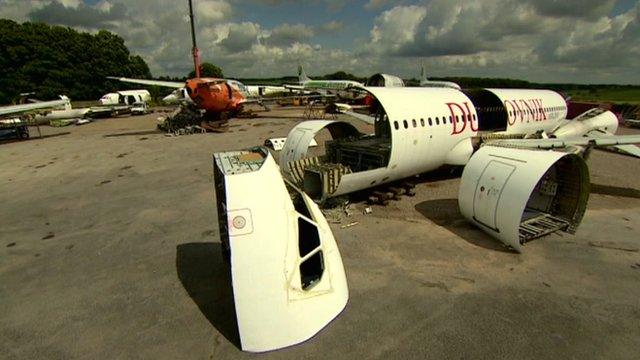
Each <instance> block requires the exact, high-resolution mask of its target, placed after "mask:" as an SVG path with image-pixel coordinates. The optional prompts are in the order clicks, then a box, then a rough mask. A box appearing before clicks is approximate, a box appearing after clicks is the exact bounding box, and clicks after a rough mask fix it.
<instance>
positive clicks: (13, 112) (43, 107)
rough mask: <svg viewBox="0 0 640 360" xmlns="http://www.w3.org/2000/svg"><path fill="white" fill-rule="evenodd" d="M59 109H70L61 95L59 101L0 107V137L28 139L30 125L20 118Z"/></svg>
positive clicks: (67, 100) (66, 99)
mask: <svg viewBox="0 0 640 360" xmlns="http://www.w3.org/2000/svg"><path fill="white" fill-rule="evenodd" d="M59 108H64V109H65V110H68V109H71V103H70V101H69V98H68V97H66V96H64V95H63V96H60V100H51V101H39V102H34V103H28V104H19V105H7V106H0V137H7V136H15V137H17V138H19V139H28V138H29V128H28V125H29V124H30V123H29V122H27V121H25V120H23V119H21V118H20V117H21V116H34V114H39V113H47V112H50V111H51V110H53V109H59ZM65 110H60V111H65ZM35 116H37V115H35Z"/></svg>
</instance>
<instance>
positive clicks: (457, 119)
mask: <svg viewBox="0 0 640 360" xmlns="http://www.w3.org/2000/svg"><path fill="white" fill-rule="evenodd" d="M456 122H458V123H459V122H460V116H458V115H456Z"/></svg>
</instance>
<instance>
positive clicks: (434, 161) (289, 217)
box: [214, 87, 640, 352]
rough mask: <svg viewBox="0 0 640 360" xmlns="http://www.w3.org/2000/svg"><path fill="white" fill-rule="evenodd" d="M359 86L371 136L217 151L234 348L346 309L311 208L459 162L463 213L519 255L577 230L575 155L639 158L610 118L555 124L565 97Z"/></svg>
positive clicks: (342, 127)
mask: <svg viewBox="0 0 640 360" xmlns="http://www.w3.org/2000/svg"><path fill="white" fill-rule="evenodd" d="M366 91H367V92H368V93H369V94H370V95H371V96H373V97H374V98H375V102H374V106H373V110H374V112H373V114H375V116H373V117H372V118H373V124H374V129H375V131H374V133H373V134H369V135H365V134H360V133H359V132H358V130H357V129H356V128H355V127H354V126H353V125H351V124H349V123H347V122H341V121H324V120H312V121H306V122H302V123H300V124H298V125H297V126H296V127H294V128H293V129H292V130H291V132H290V133H289V135H288V137H287V140H286V142H285V144H284V147H283V149H282V151H281V152H280V161H279V165H278V164H276V162H275V159H274V158H273V156H272V155H271V153H270V152H269V151H268V150H267V149H266V148H261V147H258V148H253V149H250V150H245V151H229V152H222V153H216V154H214V183H215V189H216V199H217V204H218V217H219V224H220V234H221V235H220V237H221V241H222V244H223V254H224V257H225V259H227V260H228V261H229V262H230V268H231V278H232V286H233V292H234V301H235V309H236V315H237V320H238V330H239V334H240V340H241V347H242V349H243V350H245V351H252V352H261V351H269V350H274V349H278V348H282V347H286V346H290V345H294V344H297V343H300V342H302V341H304V340H306V339H309V338H310V337H312V336H313V335H314V334H316V333H317V332H318V331H320V330H321V329H322V328H323V327H325V326H326V325H327V324H328V323H329V322H330V321H331V320H332V319H334V318H335V317H336V316H337V315H338V314H339V313H340V312H341V311H342V310H343V309H344V307H345V305H346V303H347V300H348V297H349V295H348V287H347V282H346V277H345V272H344V267H343V264H342V260H341V257H340V252H339V250H338V247H337V245H336V242H335V239H334V237H333V235H332V232H331V229H330V227H329V225H328V223H327V221H326V219H325V217H324V216H323V214H322V212H321V211H320V210H319V208H318V206H317V205H316V201H320V202H321V201H323V200H325V199H327V198H331V197H335V196H338V195H343V194H349V193H352V192H354V191H359V190H363V189H367V188H371V187H374V186H378V185H381V184H387V183H390V182H393V181H399V180H402V179H404V178H407V177H411V176H414V175H417V174H421V173H424V172H428V171H431V170H434V169H437V168H439V167H441V166H443V165H458V166H464V171H463V173H462V179H461V182H460V188H459V194H458V202H459V206H460V211H461V213H462V215H463V216H464V217H465V218H466V219H467V220H468V221H470V222H471V223H473V224H475V225H476V226H478V227H479V228H480V229H482V230H483V231H484V232H486V233H487V234H489V235H490V236H492V237H494V238H496V239H498V240H500V241H501V242H503V243H504V244H506V245H508V246H510V247H512V248H513V249H515V250H516V251H518V252H521V251H522V249H523V245H524V244H525V243H526V242H528V241H530V240H533V239H536V238H539V237H542V236H545V235H548V234H551V233H554V232H567V233H575V231H576V229H577V227H578V226H579V224H580V223H581V221H582V218H583V216H584V213H585V210H586V206H587V200H588V198H589V187H590V180H589V171H588V168H587V164H586V161H585V157H586V156H587V155H588V154H589V152H590V151H591V150H592V149H593V148H603V147H604V148H607V147H615V148H617V149H618V150H622V151H625V152H627V153H631V154H633V155H635V156H637V157H640V151H639V150H640V149H639V148H638V147H636V146H634V145H631V144H637V143H640V135H626V136H620V135H615V132H616V130H617V127H618V119H617V118H616V116H615V115H614V114H613V113H611V112H609V111H603V110H592V111H590V112H588V113H585V114H583V116H581V117H580V118H578V119H575V120H572V121H566V119H565V117H566V114H567V104H566V102H565V99H564V98H563V97H562V96H561V95H560V94H558V93H556V92H554V91H550V90H519V89H478V90H465V91H461V90H457V89H452V88H449V87H426V88H402V87H396V88H390V87H370V88H366ZM323 129H327V130H329V132H330V133H331V135H332V137H333V140H330V141H328V142H326V143H325V151H326V153H325V154H324V155H321V156H307V149H308V147H309V145H310V144H311V141H312V140H313V139H314V138H315V136H316V134H318V133H319V132H320V131H321V130H323ZM257 184H259V185H260V186H257ZM264 189H269V191H264ZM314 200H315V201H314Z"/></svg>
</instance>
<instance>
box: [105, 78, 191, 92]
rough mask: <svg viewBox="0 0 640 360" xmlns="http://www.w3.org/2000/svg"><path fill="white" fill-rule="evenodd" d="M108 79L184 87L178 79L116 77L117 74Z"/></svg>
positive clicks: (175, 87) (176, 87)
mask: <svg viewBox="0 0 640 360" xmlns="http://www.w3.org/2000/svg"><path fill="white" fill-rule="evenodd" d="M107 79H112V80H118V81H122V82H128V83H132V84H141V85H152V86H162V87H169V88H174V89H180V88H183V87H184V82H177V81H161V80H145V79H131V78H126V77H115V76H107Z"/></svg>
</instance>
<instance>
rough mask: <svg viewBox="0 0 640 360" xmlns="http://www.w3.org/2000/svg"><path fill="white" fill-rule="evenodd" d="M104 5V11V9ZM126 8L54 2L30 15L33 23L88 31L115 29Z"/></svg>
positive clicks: (68, 1)
mask: <svg viewBox="0 0 640 360" xmlns="http://www.w3.org/2000/svg"><path fill="white" fill-rule="evenodd" d="M104 8H105V7H104V5H103V9H104ZM126 11H127V10H126V7H125V6H124V5H123V4H121V3H117V4H113V5H111V6H109V7H108V9H107V10H102V9H99V8H97V7H93V6H87V5H85V4H83V3H80V2H79V1H78V0H76V1H71V0H66V1H53V2H51V3H49V4H48V5H45V6H44V7H42V8H39V9H36V10H34V11H32V12H31V13H30V14H29V18H30V19H31V20H32V21H39V22H46V23H49V24H58V25H65V26H72V27H82V28H87V29H100V28H113V27H114V26H113V24H112V23H113V22H114V21H118V20H119V19H122V18H123V17H124V16H125V15H126Z"/></svg>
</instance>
